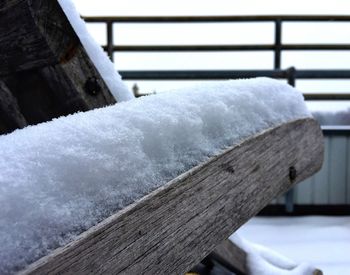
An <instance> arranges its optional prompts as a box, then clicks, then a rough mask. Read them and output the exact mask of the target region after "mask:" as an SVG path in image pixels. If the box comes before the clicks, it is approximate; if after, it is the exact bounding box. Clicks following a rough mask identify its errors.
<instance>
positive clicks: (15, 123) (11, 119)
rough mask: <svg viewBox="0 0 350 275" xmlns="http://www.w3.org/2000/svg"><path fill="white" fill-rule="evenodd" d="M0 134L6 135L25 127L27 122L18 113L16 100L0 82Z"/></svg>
mask: <svg viewBox="0 0 350 275" xmlns="http://www.w3.org/2000/svg"><path fill="white" fill-rule="evenodd" d="M0 98H1V100H0V132H2V133H8V132H11V131H13V130H15V129H17V128H23V127H25V126H27V121H26V119H25V118H24V117H23V115H22V113H20V112H19V111H18V109H19V106H18V102H17V99H16V98H15V97H14V96H13V95H12V94H11V92H10V90H9V89H8V88H7V86H6V85H5V83H4V82H2V81H1V80H0Z"/></svg>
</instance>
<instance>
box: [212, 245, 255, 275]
mask: <svg viewBox="0 0 350 275" xmlns="http://www.w3.org/2000/svg"><path fill="white" fill-rule="evenodd" d="M210 256H212V257H213V258H214V259H216V260H218V261H219V262H220V259H223V260H224V261H225V262H228V263H230V264H231V265H232V266H233V268H234V270H235V273H238V274H248V268H247V253H246V252H245V251H244V250H243V249H241V248H240V247H239V246H237V245H236V244H235V243H233V242H232V241H230V240H225V241H223V242H222V243H221V244H220V245H219V246H218V247H216V248H215V250H214V251H213V252H212V253H210ZM231 270H232V269H231Z"/></svg>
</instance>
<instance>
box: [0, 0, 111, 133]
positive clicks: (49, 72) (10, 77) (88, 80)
mask: <svg viewBox="0 0 350 275" xmlns="http://www.w3.org/2000/svg"><path fill="white" fill-rule="evenodd" d="M0 59H1V62H0V77H1V79H2V81H3V82H4V83H5V84H6V86H7V87H8V88H9V90H10V92H11V93H12V95H13V97H14V98H15V99H16V101H17V102H18V105H19V109H20V112H21V113H22V116H23V117H24V118H25V120H26V121H27V123H28V124H36V123H40V122H44V121H48V120H51V119H53V118H56V117H59V116H63V115H68V114H72V113H75V112H78V111H87V110H90V109H94V108H99V107H103V106H106V105H111V104H114V103H115V102H116V101H115V99H114V97H113V96H112V94H111V93H110V91H109V89H108V87H107V86H106V83H105V82H104V80H103V79H102V77H101V75H100V74H99V72H98V71H97V69H96V67H95V65H94V64H93V62H92V61H91V59H90V58H89V56H88V54H87V53H86V51H85V49H84V47H83V45H82V44H81V42H80V40H79V38H78V36H77V34H76V33H75V31H74V30H73V28H72V26H71V25H70V22H69V21H68V19H67V17H66V15H65V14H64V12H63V10H62V8H61V7H60V5H59V3H58V1H47V0H31V1H30V0H11V1H10V0H7V1H2V2H1V4H0ZM9 130H11V129H5V130H4V131H0V133H4V132H8V131H9Z"/></svg>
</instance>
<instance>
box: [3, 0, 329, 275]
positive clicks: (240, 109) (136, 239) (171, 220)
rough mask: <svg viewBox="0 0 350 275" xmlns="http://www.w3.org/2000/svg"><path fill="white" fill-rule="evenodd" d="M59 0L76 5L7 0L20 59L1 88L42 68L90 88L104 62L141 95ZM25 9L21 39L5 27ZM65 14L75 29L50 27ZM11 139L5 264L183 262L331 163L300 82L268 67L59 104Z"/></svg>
mask: <svg viewBox="0 0 350 275" xmlns="http://www.w3.org/2000/svg"><path fill="white" fill-rule="evenodd" d="M60 2H65V4H64V5H63V9H64V10H65V14H63V13H58V14H56V11H57V10H58V8H59V6H58V4H57V1H41V0H33V1H25V0H22V1H20V0H18V1H17V0H14V1H5V2H4V4H2V6H1V5H0V7H1V9H0V15H1V16H0V30H1V32H0V49H3V51H1V52H0V54H1V53H4V52H5V50H4V49H5V48H7V49H10V50H8V52H7V53H6V55H5V56H4V59H3V60H5V63H6V64H10V63H11V62H12V63H13V62H15V61H16V60H17V61H16V62H18V64H17V65H18V66H15V67H14V66H12V67H11V66H4V64H0V76H1V78H3V79H5V81H4V82H1V81H0V92H3V93H5V94H6V95H9V94H11V92H10V91H11V90H13V88H12V87H10V88H9V87H8V86H9V85H8V83H14V82H15V81H17V80H18V79H21V76H23V73H22V72H25V73H26V74H27V73H29V75H30V76H31V77H32V76H34V75H36V74H37V73H38V70H39V71H40V72H41V73H43V71H47V72H50V79H51V77H53V78H55V77H56V76H57V77H59V81H58V80H57V79H56V80H57V82H55V83H57V84H58V85H59V86H58V87H60V88H62V85H63V86H64V85H65V84H66V82H64V81H63V82H62V81H61V80H62V79H66V80H67V79H68V80H69V79H71V78H72V79H71V80H70V81H78V80H79V81H78V82H79V83H80V85H77V86H76V87H79V88H78V90H79V89H82V87H84V85H82V84H83V83H85V82H86V80H87V79H88V78H87V77H88V76H89V75H90V73H91V75H92V76H91V77H98V79H100V78H99V75H101V77H102V78H104V79H103V81H104V82H105V83H104V84H103V87H102V90H103V91H104V93H105V94H104V95H105V96H110V95H109V90H112V91H114V92H113V94H114V95H115V96H116V97H117V101H122V100H125V99H129V98H130V95H129V94H128V93H127V92H125V91H124V90H125V87H124V84H122V83H121V82H120V77H119V78H118V76H117V77H110V75H112V74H113V73H111V71H113V70H114V69H112V67H110V65H106V64H107V63H104V62H102V63H101V64H100V65H98V64H99V63H98V62H99V57H101V56H102V55H100V52H99V51H98V50H96V48H94V46H91V44H90V41H89V38H86V37H85V38H84V35H82V33H84V31H81V30H80V29H81V28H82V25H81V24H80V22H78V21H76V20H75V19H74V14H73V13H74V12H73V13H72V9H71V7H70V4H69V1H64V0H61V1H60ZM67 3H68V4H67ZM14 10H15V11H16V13H15V14H16V16H19V15H21V16H22V17H23V18H26V20H27V19H28V20H29V21H28V24H27V25H26V26H25V28H24V31H25V32H26V33H27V34H28V35H29V36H30V37H32V38H33V39H32V40H31V39H29V40H28V41H27V40H26V43H27V42H28V43H29V42H33V44H32V45H28V44H26V43H24V42H23V43H24V44H23V45H22V46H23V47H22V46H20V47H19V46H18V45H17V46H15V47H14V45H13V43H11V39H10V38H11V36H9V35H3V34H4V32H5V31H6V30H5V29H6V28H9V30H10V31H9V33H11V34H12V33H16V32H19V31H20V30H19V29H16V26H10V25H9V24H8V23H6V22H9V21H10V20H9V19H11V18H13V16H14V15H13V13H12V12H13V11H14ZM38 10H41V12H42V13H40V16H41V17H37V18H40V20H39V21H38V22H35V24H33V20H34V19H33V14H35V12H36V11H38ZM22 13H23V14H22ZM51 15H52V16H53V17H52V18H49V16H51ZM66 17H67V18H68V19H69V20H70V22H71V24H72V25H73V27H74V28H75V31H76V32H77V34H79V35H80V36H79V37H77V36H76V34H75V32H74V31H73V29H72V28H71V26H70V25H69V24H68V25H67V21H66V20H63V21H62V18H66ZM76 17H78V16H76ZM52 19H57V20H58V21H52ZM34 21H35V20H34ZM55 22H56V23H55ZM52 24H53V25H55V24H57V25H58V26H59V28H58V29H61V31H62V30H64V32H56V31H53V32H51V31H52V30H56V29H55V28H56V27H57V26H56V27H53V25H52ZM4 26H6V27H4ZM51 27H52V28H53V29H51ZM41 28H47V29H48V30H49V31H48V32H47V33H48V34H50V35H53V36H52V37H51V36H50V35H49V36H48V37H43V36H42V32H41ZM66 32H67V33H68V35H67V37H68V38H66V36H65V35H64V34H65V33H66ZM45 34H46V32H45ZM72 37H73V38H74V39H73V42H74V43H73V44H72V45H71V44H70V42H72V41H70V39H72ZM53 38H54V39H53ZM78 38H79V39H78ZM60 39H62V41H61V42H62V44H60V45H59V46H58V45H56V44H55V43H53V44H52V45H50V43H51V42H52V41H54V42H57V41H60ZM84 39H85V40H84ZM43 41H46V42H47V43H48V44H49V46H50V47H45V48H43V49H42V51H41V52H40V54H39V55H36V54H37V53H39V51H36V50H35V51H34V52H35V53H36V54H34V55H31V54H29V53H28V52H26V51H28V49H31V46H33V47H36V46H38V45H39V46H40V47H41V46H42V45H45V46H47V44H45V43H44V44H42V42H43ZM83 41H85V44H84V42H83ZM39 42H40V43H39ZM75 42H76V43H75ZM78 42H79V43H78ZM80 42H81V43H82V44H84V45H83V46H84V47H83V46H82V45H81V44H80ZM4 45H5V46H4ZM16 47H17V48H16ZM18 47H19V48H18ZM21 49H22V50H21ZM53 49H54V50H53ZM89 49H90V50H89ZM57 50H58V52H59V53H60V54H59V55H56V53H57ZM95 50H96V51H97V53H96V52H95ZM76 52H79V54H76ZM89 52H90V55H89V57H88V54H89ZM18 54H21V55H20V57H19V56H18ZM67 54H68V55H67ZM62 58H63V59H62ZM101 58H102V57H101ZM104 58H105V57H104ZM90 59H91V60H90ZM102 59H103V58H102ZM47 60H49V61H50V62H49V64H48V63H47ZM57 62H58V63H57ZM78 63H79V64H78ZM82 63H83V64H82ZM67 64H68V65H67ZM42 66H44V67H45V68H44V69H43V68H42ZM80 66H81V67H80ZM85 69H86V70H88V71H89V73H84V74H79V75H78V76H73V75H71V74H70V73H71V72H74V71H76V70H81V71H83V72H86V71H85ZM98 70H100V71H99V72H98ZM51 73H52V74H51ZM44 75H46V74H44ZM96 75H97V76H96ZM9 79H12V80H9ZM77 79H78V80H77ZM24 83H25V82H24ZM10 86H11V85H10ZM68 86H69V85H68ZM73 86H75V85H73ZM107 86H108V88H109V90H108V89H107V88H106V87H107ZM69 88H71V86H69ZM68 90H69V89H66V91H68ZM78 92H79V93H82V92H81V91H78ZM8 98H9V102H12V103H11V104H13V105H11V106H12V107H13V106H16V104H17V103H16V100H13V98H11V96H9V97H8ZM119 99H120V100H119ZM13 102H14V103H13ZM6 108H7V109H6ZM0 109H1V110H2V111H4V110H5V113H9V112H8V111H7V110H9V109H11V108H9V105H8V104H3V106H2V105H0ZM15 109H16V108H15ZM1 110H0V111H1ZM16 119H17V120H15V121H17V122H21V123H22V122H23V119H22V117H20V116H17V118H16ZM25 125H26V123H25V121H24V124H23V126H25ZM0 152H1V154H0V171H2V172H1V175H0V184H1V185H0V187H1V188H0V204H1V205H2V211H1V212H0V243H1V246H0V273H1V274H12V273H15V272H19V273H20V274H87V273H94V274H181V273H184V272H186V271H188V270H189V269H190V268H191V267H193V266H194V265H196V264H197V263H198V262H200V261H201V260H202V259H203V258H204V257H206V256H207V255H208V254H210V253H211V252H212V251H214V250H216V253H220V251H222V250H221V249H222V248H223V247H222V245H223V242H224V241H225V240H226V239H227V238H228V236H229V235H231V234H232V233H233V232H234V231H235V230H237V229H238V228H239V227H240V226H241V225H242V224H243V223H245V222H246V221H248V220H249V219H250V218H251V217H253V216H254V215H256V213H258V211H259V210H260V209H262V208H263V207H264V206H265V205H267V204H268V203H269V202H270V201H271V200H272V199H273V198H275V197H276V196H278V195H280V194H282V193H284V192H285V191H286V190H288V189H289V188H290V187H291V186H293V185H294V184H296V183H297V182H299V181H301V180H303V179H305V178H307V177H309V176H311V175H312V174H313V173H315V172H316V171H317V170H319V169H320V167H321V164H322V160H323V140H322V133H321V130H320V128H319V126H318V124H317V123H316V122H315V120H313V119H312V118H311V117H310V114H309V113H308V111H307V110H306V109H305V106H304V103H303V99H302V95H301V94H299V93H298V92H297V91H295V90H294V89H292V88H291V87H289V86H287V85H283V84H281V83H278V82H276V81H272V80H268V79H258V80H253V81H241V82H223V83H221V84H218V85H213V86H211V85H205V86H199V87H194V88H190V89H187V90H186V89H185V90H183V91H177V92H173V93H165V94H162V95H156V96H152V97H148V98H142V99H138V100H133V101H130V102H128V103H125V104H119V106H112V107H109V108H105V109H101V110H95V111H92V112H87V113H79V114H75V115H73V116H70V117H65V118H60V119H58V120H55V121H52V122H50V123H45V124H40V125H38V126H35V127H29V128H27V129H24V130H21V131H17V132H15V133H12V134H10V135H7V136H3V137H0ZM220 245H221V246H220Z"/></svg>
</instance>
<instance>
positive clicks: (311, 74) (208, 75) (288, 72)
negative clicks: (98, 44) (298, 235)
mask: <svg viewBox="0 0 350 275" xmlns="http://www.w3.org/2000/svg"><path fill="white" fill-rule="evenodd" d="M84 19H85V21H86V22H88V23H105V24H106V36H107V45H103V48H104V49H105V51H107V53H108V55H109V56H110V58H111V59H112V60H113V55H114V53H115V52H204V51H205V52H224V51H252V52H253V51H270V52H271V51H272V52H273V53H274V55H273V59H274V60H273V61H274V62H273V63H274V66H273V69H271V70H157V71H153V70H143V71H120V74H121V75H122V76H123V78H124V79H125V80H219V79H235V78H251V77H262V76H265V77H272V78H282V79H287V81H288V83H289V84H290V85H292V86H295V82H296V80H298V79H350V69H349V70H330V69H328V70H327V69H324V70H298V69H296V68H294V67H291V68H287V69H281V58H282V52H283V51H320V50H322V51H324V50H329V51H345V50H350V44H284V43H282V34H283V23H284V22H349V23H350V16H171V17H170V16H162V17H154V16H152V17H141V16H137V17H85V18H84ZM222 22H226V23H239V22H272V23H274V43H273V44H257V45H243V44H242V45H115V44H114V37H113V33H114V26H115V24H117V23H130V24H132V23H179V24H181V23H222ZM304 97H305V99H306V100H350V91H349V93H348V94H344V93H309V94H304ZM323 133H324V135H325V136H328V137H331V136H344V135H345V136H349V135H350V127H348V126H335V127H330V126H326V127H323ZM294 201H295V198H294V192H293V191H290V192H288V193H287V195H286V201H285V204H286V210H287V212H292V211H293V208H294V205H293V202H294Z"/></svg>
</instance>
